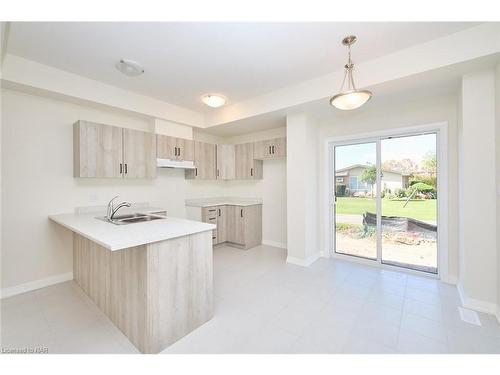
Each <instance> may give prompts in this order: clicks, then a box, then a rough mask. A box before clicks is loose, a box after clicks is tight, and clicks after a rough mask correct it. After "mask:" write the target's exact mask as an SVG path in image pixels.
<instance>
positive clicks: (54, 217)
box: [48, 214, 217, 251]
mask: <svg viewBox="0 0 500 375" xmlns="http://www.w3.org/2000/svg"><path fill="white" fill-rule="evenodd" d="M59 215H61V214H55V215H49V216H48V217H49V219H50V220H52V221H53V222H54V223H56V224H59V225H61V226H62V227H64V228H66V229H69V230H70V231H72V232H74V233H77V234H79V235H80V236H82V237H85V238H87V239H88V240H90V241H92V242H95V243H97V244H98V245H100V246H102V247H104V248H105V249H108V250H110V251H117V250H123V249H128V248H132V247H137V246H142V245H148V244H152V243H156V242H161V241H168V240H172V239H175V238H179V237H184V236H190V235H192V234H197V233H202V232H208V231H212V230H214V229H216V227H217V226H216V225H214V224H209V223H201V222H200V224H203V226H205V228H200V229H197V230H190V231H187V232H185V233H182V234H178V235H177V234H176V235H166V236H165V237H162V236H159V237H158V238H154V239H151V240H146V241H137V242H133V241H129V242H128V243H127V244H124V245H118V246H112V245H109V244H107V243H104V242H102V241H101V240H99V239H98V238H96V237H94V236H91V235H89V234H88V233H84V232H82V231H81V230H78V229H77V228H75V227H74V226H71V225H68V224H67V223H65V222H64V221H62V220H59V219H58V218H57V216H59Z"/></svg>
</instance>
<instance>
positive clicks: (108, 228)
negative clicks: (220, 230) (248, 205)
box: [49, 207, 215, 251]
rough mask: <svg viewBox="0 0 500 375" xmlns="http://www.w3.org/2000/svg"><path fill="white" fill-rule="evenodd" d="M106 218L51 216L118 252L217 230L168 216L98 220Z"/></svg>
mask: <svg viewBox="0 0 500 375" xmlns="http://www.w3.org/2000/svg"><path fill="white" fill-rule="evenodd" d="M155 211H164V210H162V209H158V208H152V207H148V208H133V209H129V210H127V209H123V210H120V212H119V214H124V213H130V212H134V213H152V212H155ZM98 216H99V217H100V216H103V215H102V213H101V212H97V213H96V212H93V213H81V214H78V213H67V214H58V215H50V216H49V218H50V219H51V220H53V221H54V222H56V223H58V224H60V225H62V226H64V227H66V228H68V229H70V230H72V231H73V232H76V233H78V234H80V235H82V236H83V237H86V238H88V239H89V240H91V241H93V242H96V243H98V244H99V245H101V246H103V247H105V248H107V249H109V250H112V251H115V250H121V249H126V248H129V247H134V246H140V245H145V244H148V243H153V242H159V241H165V240H169V239H172V238H176V237H182V236H187V235H190V234H194V233H200V232H205V231H208V230H212V229H215V225H213V224H207V223H202V222H199V221H192V220H186V219H179V218H175V217H167V218H165V219H158V220H152V221H147V222H142V223H141V222H139V223H132V224H127V225H115V224H112V223H108V222H105V221H103V220H100V219H97V218H96V217H98Z"/></svg>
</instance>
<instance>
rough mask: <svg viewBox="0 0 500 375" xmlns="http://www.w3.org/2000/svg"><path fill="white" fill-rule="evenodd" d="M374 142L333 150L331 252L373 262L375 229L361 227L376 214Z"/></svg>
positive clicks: (375, 146)
mask: <svg viewBox="0 0 500 375" xmlns="http://www.w3.org/2000/svg"><path fill="white" fill-rule="evenodd" d="M376 157H377V144H376V143H375V142H369V143H359V144H349V145H344V146H338V147H335V157H334V160H335V168H334V170H335V173H334V180H335V205H334V208H335V211H334V212H335V251H336V252H337V253H340V254H347V255H353V256H357V257H362V258H369V259H377V237H376V231H375V228H374V227H372V226H367V225H365V224H364V223H365V220H366V215H371V216H373V215H376V212H377V211H376V206H377V199H376V194H377V188H376V187H377V184H376V174H377V170H376V165H375V164H376V162H377V158H376Z"/></svg>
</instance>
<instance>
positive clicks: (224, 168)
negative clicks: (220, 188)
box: [217, 145, 236, 180]
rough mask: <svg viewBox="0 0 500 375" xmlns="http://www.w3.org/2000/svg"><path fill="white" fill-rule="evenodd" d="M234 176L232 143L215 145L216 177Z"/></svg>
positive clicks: (223, 178)
mask: <svg viewBox="0 0 500 375" xmlns="http://www.w3.org/2000/svg"><path fill="white" fill-rule="evenodd" d="M235 177H236V175H235V147H234V145H217V179H218V180H234V179H235Z"/></svg>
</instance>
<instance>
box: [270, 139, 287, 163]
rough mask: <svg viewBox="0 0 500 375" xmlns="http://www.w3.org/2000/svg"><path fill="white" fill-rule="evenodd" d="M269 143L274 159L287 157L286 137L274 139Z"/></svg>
mask: <svg viewBox="0 0 500 375" xmlns="http://www.w3.org/2000/svg"><path fill="white" fill-rule="evenodd" d="M269 143H270V147H271V154H272V157H273V158H282V157H284V156H286V137H282V138H275V139H272V140H271V141H270V142H269Z"/></svg>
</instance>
